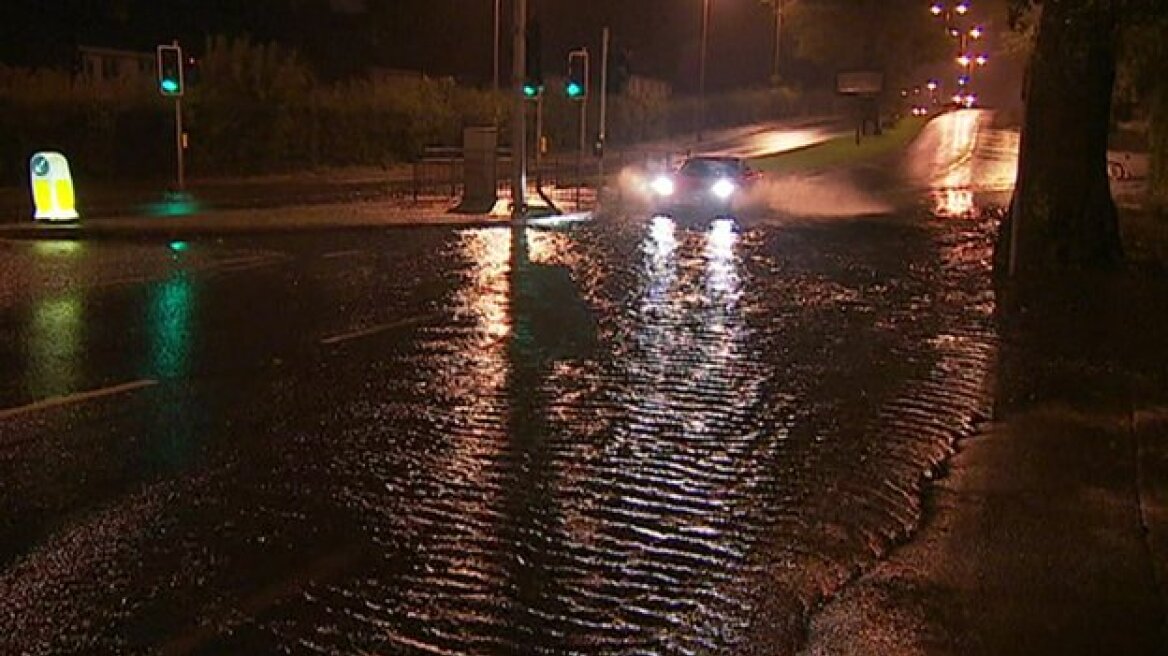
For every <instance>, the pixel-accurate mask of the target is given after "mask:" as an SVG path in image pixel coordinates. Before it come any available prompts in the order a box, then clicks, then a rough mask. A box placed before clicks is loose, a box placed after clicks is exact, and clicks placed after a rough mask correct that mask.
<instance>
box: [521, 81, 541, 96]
mask: <svg viewBox="0 0 1168 656" xmlns="http://www.w3.org/2000/svg"><path fill="white" fill-rule="evenodd" d="M523 95H524V97H527V98H534V97H536V96H538V95H539V87H537V86H535V85H534V84H525V85H523Z"/></svg>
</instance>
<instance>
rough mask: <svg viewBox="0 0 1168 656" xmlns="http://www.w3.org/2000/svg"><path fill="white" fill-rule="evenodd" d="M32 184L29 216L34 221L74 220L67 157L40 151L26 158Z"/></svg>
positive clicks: (71, 186)
mask: <svg viewBox="0 0 1168 656" xmlns="http://www.w3.org/2000/svg"><path fill="white" fill-rule="evenodd" d="M28 168H29V181H30V182H31V184H32V202H33V208H34V214H33V219H35V220H37V221H76V220H78V219H79V218H80V215H78V214H77V197H76V194H75V193H74V191H73V176H72V175H71V174H70V172H69V160H67V159H65V156H64V155H62V154H61V153H57V152H51V151H46V152H40V153H37V154H35V155H33V156H32V159H30V160H29V166H28Z"/></svg>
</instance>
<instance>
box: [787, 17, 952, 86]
mask: <svg viewBox="0 0 1168 656" xmlns="http://www.w3.org/2000/svg"><path fill="white" fill-rule="evenodd" d="M785 7H786V8H785V9H784V12H785V16H787V17H788V19H789V20H788V27H789V28H790V29H789V30H788V29H787V28H784V32H785V34H787V35H790V37H791V40H792V41H793V42H794V51H795V53H796V54H797V55H798V56H799V57H800V58H802V59H805V60H809V61H811V62H813V63H814V64H816V65H817V66H819V68H820V69H821V70H822V71H823V72H824V73H826V74H827V75H829V76H832V77H833V79H834V74H835V73H836V72H838V71H840V70H844V69H877V70H882V71H883V72H884V74H885V80H886V87H887V88H900V87H902V86H909V85H910V83H911V81H912V79H911V76H912V74H913V72H914V71H915V70H916V69H917V68H918V67H919V66H921V65H922V64H927V63H931V62H934V61H938V60H940V59H941V58H943V57H945V56H946V55H947V54H948V50H947V48H948V42H947V37H946V36H945V33H944V31H943V30H942V29H941V28H940V26H938V25H937V23H936V21H935V20H934V19H933V17H932V16H931V15H930V14H929V12H928V11H927V5H924V6H922V3H921V2H920V0H800V1H799V2H791V1H788V3H787V4H786V6H785Z"/></svg>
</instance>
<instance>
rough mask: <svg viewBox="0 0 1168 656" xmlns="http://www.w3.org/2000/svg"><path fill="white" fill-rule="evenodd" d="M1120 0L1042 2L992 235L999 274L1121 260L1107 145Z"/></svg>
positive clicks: (1090, 266) (1092, 265) (1017, 3)
mask: <svg viewBox="0 0 1168 656" xmlns="http://www.w3.org/2000/svg"><path fill="white" fill-rule="evenodd" d="M1014 4H1015V6H1016V7H1018V6H1021V5H1026V4H1031V3H1030V0H1014ZM1123 4H1124V3H1123V2H1122V0H1046V2H1044V3H1043V10H1042V17H1041V20H1040V23H1039V29H1038V40H1037V43H1036V44H1035V49H1034V55H1033V57H1032V59H1031V64H1030V74H1029V76H1028V78H1029V80H1028V86H1027V91H1026V117H1025V120H1024V122H1023V127H1022V145H1021V153H1020V156H1019V162H1018V181H1017V185H1016V187H1015V190H1014V198H1013V201H1012V203H1011V209H1010V212H1009V215H1008V216H1007V219H1006V220H1005V221H1004V222H1003V223H1002V235H1001V238H1000V239H999V240H998V245H999V249H998V253H997V257H996V263H997V265H998V271H999V272H1006V273H1008V274H1013V273H1021V274H1028V273H1041V272H1057V271H1064V270H1075V269H1096V268H1110V267H1113V266H1115V265H1116V264H1117V263H1118V262H1119V261H1120V260H1121V259H1122V254H1123V250H1122V246H1121V244H1120V238H1119V226H1118V217H1117V212H1116V207H1115V203H1114V201H1113V200H1112V198H1111V189H1110V185H1109V182H1108V178H1107V141H1108V133H1109V128H1110V117H1111V101H1112V93H1113V89H1114V84H1115V72H1116V46H1117V36H1118V27H1119V24H1120V23H1119V21H1120V16H1121V11H1122V9H1123V7H1122V5H1123Z"/></svg>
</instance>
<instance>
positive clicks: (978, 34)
mask: <svg viewBox="0 0 1168 656" xmlns="http://www.w3.org/2000/svg"><path fill="white" fill-rule="evenodd" d="M982 34H984V32H983V31H982V29H981V27H975V28H973V29H971V30H969V36H971V37H973V38H975V39H980V38H981V35H982Z"/></svg>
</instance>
